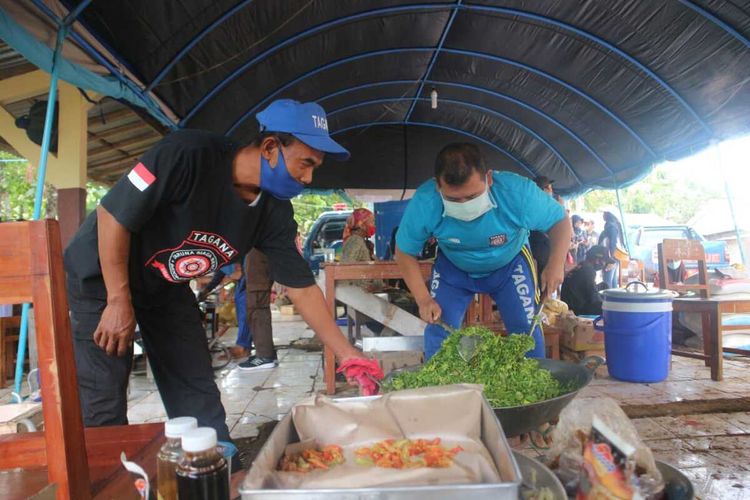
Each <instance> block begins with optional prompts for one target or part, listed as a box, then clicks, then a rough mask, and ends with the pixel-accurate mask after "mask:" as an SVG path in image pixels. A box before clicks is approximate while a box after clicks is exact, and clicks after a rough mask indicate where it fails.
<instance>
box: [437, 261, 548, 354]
mask: <svg viewBox="0 0 750 500" xmlns="http://www.w3.org/2000/svg"><path fill="white" fill-rule="evenodd" d="M430 293H431V295H432V297H433V298H434V299H435V302H437V303H438V305H439V306H440V308H441V309H442V310H443V316H442V319H443V321H445V322H446V323H447V324H448V325H450V326H452V327H453V328H459V327H460V326H461V323H462V322H463V319H464V315H465V314H466V308H467V307H468V306H469V302H470V301H471V299H472V297H473V296H474V294H475V293H487V294H489V295H490V296H491V297H492V299H493V300H494V301H495V303H496V304H497V308H498V309H499V310H500V314H501V316H502V318H503V322H504V323H505V327H506V328H507V329H508V332H511V333H522V332H523V333H528V331H529V328H530V327H531V322H532V321H533V318H534V313H535V312H536V309H537V304H538V303H539V292H538V290H537V286H536V270H535V265H534V263H533V259H532V257H531V251H530V250H529V249H528V248H527V247H524V248H523V249H522V250H521V252H519V254H518V255H516V257H515V258H514V259H513V260H512V261H511V262H510V263H508V264H507V265H505V266H503V267H501V268H500V269H498V270H497V271H495V272H493V273H492V274H490V275H489V276H486V277H484V278H472V277H471V276H469V274H468V273H466V272H465V271H462V270H460V269H459V268H457V267H456V266H455V265H453V263H452V262H451V261H449V260H448V259H446V258H445V256H444V255H441V254H439V255H438V258H437V259H436V260H435V265H434V266H433V268H432V279H431V281H430ZM533 335H534V340H535V341H536V346H535V348H534V350H533V351H530V352H528V353H527V356H529V357H533V358H543V357H544V355H545V354H544V336H543V335H542V329H541V327H539V326H537V327H536V328H535V329H534V331H533ZM447 336H448V332H447V331H445V329H444V328H443V327H441V326H439V325H428V326H427V328H425V331H424V354H425V359H429V358H431V357H432V356H433V355H434V354H435V353H436V352H437V351H438V350H439V349H440V346H441V345H442V343H443V340H445V338H446V337H447Z"/></svg>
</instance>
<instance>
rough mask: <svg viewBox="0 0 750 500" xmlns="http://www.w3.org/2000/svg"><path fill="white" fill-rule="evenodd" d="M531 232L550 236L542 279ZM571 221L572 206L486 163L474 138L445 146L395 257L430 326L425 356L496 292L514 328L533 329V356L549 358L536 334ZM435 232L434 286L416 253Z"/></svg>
mask: <svg viewBox="0 0 750 500" xmlns="http://www.w3.org/2000/svg"><path fill="white" fill-rule="evenodd" d="M529 230H538V231H543V232H547V233H549V237H550V257H549V261H548V263H547V267H546V268H545V269H544V271H543V272H542V274H541V283H540V284H537V280H536V272H535V269H534V260H533V257H532V256H531V252H530V251H529V249H528V246H527V244H528V234H529ZM570 234H571V225H570V219H568V217H567V215H566V214H565V210H564V209H563V207H561V206H560V204H558V203H556V202H555V200H554V199H552V197H551V196H549V194H547V193H544V192H543V191H542V190H540V189H539V188H538V187H537V186H536V185H535V184H534V183H533V182H531V181H530V180H529V179H526V178H524V177H521V176H519V175H516V174H513V173H511V172H497V171H493V170H490V169H488V168H487V164H486V163H485V161H484V158H483V157H482V153H481V151H480V150H479V148H478V147H477V146H476V145H474V144H471V143H454V144H449V145H447V146H445V147H444V148H443V149H442V150H441V151H440V153H438V156H437V159H436V161H435V177H434V178H433V179H430V180H428V181H427V182H425V183H424V184H422V185H421V186H420V187H419V189H417V192H416V193H415V194H414V197H413V198H412V199H411V201H410V202H409V204H408V206H407V207H406V212H405V213H404V216H403V218H402V219H401V226H400V227H399V230H398V234H397V235H396V245H397V248H396V261H397V262H398V266H399V269H400V270H401V272H402V274H403V277H404V280H405V281H406V284H407V285H408V286H409V290H411V292H412V294H413V295H414V298H415V299H416V301H417V304H418V305H419V315H420V316H421V318H422V319H423V320H424V321H425V322H427V323H428V325H427V328H426V329H425V333H424V342H425V358H426V359H429V358H430V357H432V356H433V355H434V354H435V353H436V352H437V351H438V350H439V349H440V346H441V345H442V343H443V340H445V338H446V337H447V336H448V332H447V331H446V330H445V328H443V327H442V326H440V324H438V323H439V321H440V320H441V319H442V320H443V321H444V322H445V323H446V324H447V325H449V326H451V327H453V328H458V327H460V326H461V323H462V321H463V318H464V316H465V314H466V308H467V307H468V305H469V302H470V301H471V300H472V298H473V297H474V295H475V294H476V293H487V294H490V295H491V296H492V298H493V299H494V301H495V303H496V304H497V307H498V309H499V310H500V313H501V315H502V317H503V321H504V322H505V326H506V327H507V329H508V331H509V332H511V333H520V332H524V333H531V335H533V336H534V340H535V347H534V349H533V350H532V351H530V352H529V353H528V355H529V356H531V357H538V358H543V357H544V355H545V350H544V337H543V336H542V331H541V329H540V328H539V327H536V328H534V330H533V331H532V332H529V330H530V327H531V323H532V321H533V318H534V316H535V314H536V311H537V310H538V304H539V303H540V298H541V295H543V294H547V293H551V292H553V291H556V290H557V287H558V286H559V285H560V283H561V282H562V280H563V276H564V270H563V264H564V261H565V255H566V253H567V252H568V247H569V246H570ZM431 237H434V238H435V239H436V240H437V244H438V254H437V258H436V259H435V264H434V265H433V267H432V279H431V280H430V288H429V289H428V288H427V286H425V283H424V280H423V277H422V272H421V270H420V268H419V262H418V260H417V256H418V255H419V253H420V252H421V250H422V248H423V247H424V244H425V242H426V241H427V240H428V239H429V238H431Z"/></svg>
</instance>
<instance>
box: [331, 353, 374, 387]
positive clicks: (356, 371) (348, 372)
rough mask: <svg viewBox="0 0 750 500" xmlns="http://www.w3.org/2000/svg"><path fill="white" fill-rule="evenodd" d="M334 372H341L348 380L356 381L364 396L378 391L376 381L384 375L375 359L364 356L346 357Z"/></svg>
mask: <svg viewBox="0 0 750 500" xmlns="http://www.w3.org/2000/svg"><path fill="white" fill-rule="evenodd" d="M336 372H337V373H343V374H344V376H345V377H346V379H347V380H348V381H350V382H356V383H357V384H358V385H359V387H360V390H361V391H362V394H363V395H365V396H372V395H374V394H377V393H378V384H377V383H376V381H377V380H382V379H383V376H384V375H383V369H382V368H380V364H379V363H378V362H377V361H376V360H374V359H365V358H351V359H347V360H346V361H344V362H343V363H341V366H340V367H339V369H338V370H336Z"/></svg>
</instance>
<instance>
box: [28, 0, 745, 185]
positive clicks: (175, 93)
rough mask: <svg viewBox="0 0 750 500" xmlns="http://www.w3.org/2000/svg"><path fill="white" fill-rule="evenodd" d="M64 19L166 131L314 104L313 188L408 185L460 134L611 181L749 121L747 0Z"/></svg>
mask: <svg viewBox="0 0 750 500" xmlns="http://www.w3.org/2000/svg"><path fill="white" fill-rule="evenodd" d="M52 3H53V2H52V1H49V2H48V3H47V4H45V3H44V2H42V0H33V1H32V2H30V3H29V9H37V10H38V12H40V13H43V14H45V15H54V12H55V10H54V9H49V8H48V5H52ZM61 3H62V7H64V8H67V9H68V10H72V9H74V8H75V7H76V6H77V5H78V4H79V3H80V2H79V1H78V0H62V2H61ZM54 4H55V5H56V6H57V7H58V8H59V7H60V5H59V3H58V2H54ZM79 19H80V26H79V27H78V29H79V31H80V30H85V31H86V32H88V34H90V35H91V36H92V37H93V38H94V39H95V40H96V41H97V44H95V45H96V48H95V47H94V46H93V44H92V45H89V46H86V45H87V44H85V43H83V42H82V40H75V39H74V40H73V43H79V44H82V46H83V48H84V49H85V50H87V51H89V52H92V51H94V52H96V51H98V52H99V55H100V56H101V52H106V53H107V54H106V55H107V57H109V58H114V59H115V61H116V63H117V64H118V65H119V67H122V68H126V69H127V71H128V74H129V75H131V76H132V79H133V80H137V81H138V82H140V84H141V87H142V89H143V92H144V94H145V95H147V96H150V97H153V98H155V99H154V100H155V101H157V102H159V103H161V105H162V107H163V108H164V109H165V111H166V113H165V114H166V115H168V116H177V117H178V123H177V125H178V126H180V127H193V128H204V129H211V130H215V131H218V132H221V133H226V134H230V135H232V136H234V137H236V138H238V139H241V140H247V139H250V138H252V136H253V135H254V134H255V133H256V132H257V125H256V122H255V119H254V115H255V113H256V112H257V111H259V110H260V109H262V108H263V107H264V106H265V105H266V104H268V103H269V102H270V101H271V100H273V99H276V98H280V97H292V98H295V99H299V100H315V101H318V102H319V103H321V104H322V105H323V106H324V107H325V108H326V110H327V111H328V113H329V127H330V128H331V129H332V130H333V131H335V133H336V137H337V139H338V140H340V141H341V142H342V143H343V144H344V145H345V146H347V147H348V148H349V149H350V150H351V151H352V153H353V154H352V158H351V160H350V161H349V162H347V163H344V164H336V163H334V162H331V163H329V164H328V165H327V166H326V168H323V169H321V170H320V171H319V174H317V175H316V178H315V184H314V186H315V187H318V188H359V189H401V188H414V187H416V186H417V185H419V184H420V183H421V182H422V181H424V180H425V179H427V178H428V177H430V176H431V172H432V167H433V163H434V158H435V154H436V153H437V151H438V150H439V149H440V148H441V147H442V146H443V145H445V144H446V143H447V142H451V141H465V140H469V141H473V142H475V143H477V144H479V145H480V146H481V147H482V149H483V150H484V152H485V154H486V156H487V158H488V160H489V163H490V165H491V166H492V167H493V168H496V169H502V170H511V171H515V172H518V173H521V174H523V175H527V176H534V175H538V174H543V175H546V176H548V177H550V178H552V179H554V180H555V181H556V184H555V186H556V189H558V190H559V191H560V192H562V193H575V192H581V191H584V190H587V189H590V188H596V187H604V188H612V187H615V186H622V185H625V184H627V183H629V182H633V181H634V180H636V179H638V178H640V177H641V176H642V175H644V174H645V173H646V172H647V171H648V170H649V169H650V168H651V167H652V166H653V165H654V164H655V163H658V162H660V161H663V160H666V159H670V160H674V159H678V158H680V157H682V156H685V155H688V154H691V153H693V152H695V151H697V150H700V149H702V148H704V147H706V146H707V145H708V144H709V143H710V142H711V141H713V140H721V139H725V138H729V137H733V136H736V135H740V134H744V133H747V132H748V131H749V129H750V84H749V83H748V82H750V40H749V39H750V1H748V0H734V1H731V2H730V1H725V0H664V1H659V2H654V1H653V0H591V1H585V2H584V1H580V2H579V1H571V0H544V1H541V0H540V1H528V0H525V1H522V0H515V1H514V0H506V1H489V0H474V1H461V0H458V1H450V2H448V1H442V2H441V1H418V0H412V1H398V0H382V1H373V0H336V1H333V0H284V1H278V0H254V1H253V0H181V1H176V0H159V1H153V0H119V1H116V2H113V1H105V0H94V1H93V2H92V3H91V5H89V6H87V7H86V8H85V9H84V10H83V12H82V13H81V15H80V17H79ZM433 89H434V90H436V91H437V93H438V107H437V109H432V108H431V106H430V93H431V91H432V90H433ZM708 167H710V166H708Z"/></svg>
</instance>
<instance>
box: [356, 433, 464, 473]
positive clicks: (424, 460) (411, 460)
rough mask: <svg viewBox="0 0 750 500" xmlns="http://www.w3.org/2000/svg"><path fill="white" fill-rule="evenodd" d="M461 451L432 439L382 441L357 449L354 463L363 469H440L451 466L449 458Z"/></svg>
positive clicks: (458, 447) (451, 459) (461, 449)
mask: <svg viewBox="0 0 750 500" xmlns="http://www.w3.org/2000/svg"><path fill="white" fill-rule="evenodd" d="M462 451H463V448H461V447H460V446H456V447H455V448H450V449H449V448H446V447H445V446H443V445H441V444H440V438H435V439H414V440H412V439H399V440H395V439H386V440H385V441H380V442H378V443H375V444H374V445H372V446H371V447H364V448H359V449H358V450H357V451H356V452H355V455H356V456H357V458H356V460H355V462H356V463H357V464H358V465H363V466H376V467H386V468H391V469H411V468H418V467H435V468H444V467H450V466H451V465H453V457H454V456H456V455H457V454H458V453H459V452H462Z"/></svg>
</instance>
